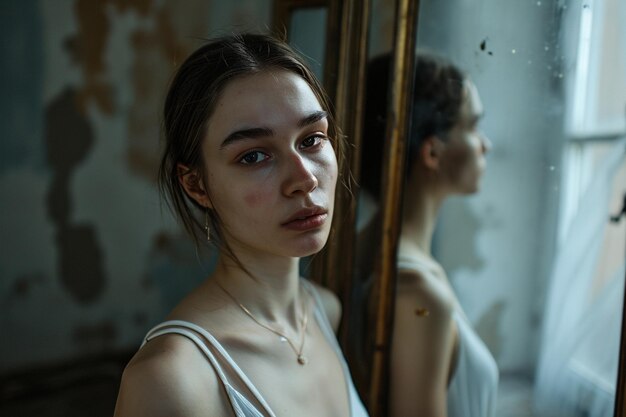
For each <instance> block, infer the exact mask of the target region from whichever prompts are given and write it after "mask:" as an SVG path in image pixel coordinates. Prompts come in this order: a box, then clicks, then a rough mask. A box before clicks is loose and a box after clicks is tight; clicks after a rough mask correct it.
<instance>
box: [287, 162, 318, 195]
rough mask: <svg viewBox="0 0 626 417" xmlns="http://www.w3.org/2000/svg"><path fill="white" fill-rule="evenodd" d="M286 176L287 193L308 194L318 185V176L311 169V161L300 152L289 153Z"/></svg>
mask: <svg viewBox="0 0 626 417" xmlns="http://www.w3.org/2000/svg"><path fill="white" fill-rule="evenodd" d="M287 158H288V162H289V163H288V164H287V166H286V171H287V172H286V177H285V182H284V184H283V190H284V193H285V195H287V196H292V195H295V194H299V193H301V194H308V193H310V192H312V191H313V190H315V189H316V188H317V186H318V181H317V177H316V176H315V174H314V173H313V170H312V169H311V168H312V166H311V162H310V161H307V160H306V159H305V158H302V156H301V155H299V154H293V155H289V156H288V157H287Z"/></svg>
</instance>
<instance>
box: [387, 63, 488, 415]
mask: <svg viewBox="0 0 626 417" xmlns="http://www.w3.org/2000/svg"><path fill="white" fill-rule="evenodd" d="M412 111H413V116H412V122H413V124H412V132H411V137H410V138H409V145H408V153H409V155H408V169H407V175H406V183H405V192H404V202H403V218H402V229H401V235H400V240H399V246H398V288H397V295H396V307H395V319H394V329H393V341H392V354H391V386H390V390H391V391H390V407H391V409H390V410H391V416H397V417H400V416H401V417H410V416H420V417H442V416H448V417H461V416H462V417H487V416H493V415H494V411H495V410H494V407H495V397H496V389H497V381H498V371H497V367H496V363H495V361H494V359H493V357H492V356H491V354H490V353H489V351H488V350H487V348H486V346H485V345H484V343H483V342H482V341H481V340H480V338H479V337H478V335H477V334H476V333H475V332H474V330H473V329H472V326H471V324H470V322H469V320H468V319H467V317H466V316H465V314H464V312H463V309H462V308H461V305H460V303H459V302H458V300H457V297H456V295H455V293H454V290H453V288H452V286H451V285H450V282H449V281H448V278H447V276H446V273H445V271H444V270H443V268H442V267H441V265H440V264H439V263H438V262H437V261H436V260H435V259H434V258H433V255H432V253H431V241H432V237H433V231H434V228H435V224H436V222H437V216H438V214H439V210H440V208H441V205H442V203H443V201H444V200H445V199H446V198H447V197H448V196H450V195H453V194H472V193H475V192H477V191H478V189H479V186H480V179H481V176H482V173H483V171H484V169H485V154H486V153H487V151H488V150H489V147H490V142H489V140H488V139H487V138H486V137H485V136H484V135H483V134H482V132H481V131H480V130H479V128H478V121H479V119H480V117H481V115H482V112H483V109H482V104H481V102H480V98H479V96H478V92H477V90H476V87H475V86H474V84H473V83H472V82H471V81H469V80H468V79H467V77H466V76H464V75H463V74H462V73H461V71H459V70H458V69H457V68H456V67H454V66H453V65H452V64H450V63H448V62H445V61H443V60H441V59H439V58H436V57H433V56H429V55H423V54H421V55H419V54H418V58H417V63H416V76H415V92H414V97H413V110H412Z"/></svg>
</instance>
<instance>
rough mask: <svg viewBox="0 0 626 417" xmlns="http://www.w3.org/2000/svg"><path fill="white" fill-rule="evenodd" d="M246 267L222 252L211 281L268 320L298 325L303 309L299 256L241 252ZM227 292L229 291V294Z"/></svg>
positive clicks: (241, 258) (259, 317) (241, 260)
mask: <svg viewBox="0 0 626 417" xmlns="http://www.w3.org/2000/svg"><path fill="white" fill-rule="evenodd" d="M237 257H238V259H239V261H240V262H241V265H243V266H244V267H245V270H244V269H242V268H241V266H240V265H238V264H237V263H236V262H235V261H234V260H233V259H231V258H229V257H226V256H222V257H221V258H220V260H219V261H218V264H217V267H216V269H215V272H214V274H213V278H212V281H215V283H216V284H217V285H218V286H219V287H221V289H223V290H225V291H227V292H228V294H230V295H231V296H232V297H234V298H235V300H236V302H238V303H240V304H241V305H243V306H245V308H246V309H248V310H249V311H250V312H251V313H252V314H253V315H254V316H255V317H256V318H258V319H261V320H263V321H265V322H267V323H272V322H284V320H285V319H287V320H288V322H289V324H290V325H293V326H294V327H296V326H297V322H298V320H299V319H300V316H301V312H302V303H303V301H304V300H302V299H301V295H302V293H301V291H300V274H299V258H284V257H267V256H264V257H261V256H255V257H251V256H249V255H248V256H241V255H239V254H238V256H237ZM228 294H227V295H228Z"/></svg>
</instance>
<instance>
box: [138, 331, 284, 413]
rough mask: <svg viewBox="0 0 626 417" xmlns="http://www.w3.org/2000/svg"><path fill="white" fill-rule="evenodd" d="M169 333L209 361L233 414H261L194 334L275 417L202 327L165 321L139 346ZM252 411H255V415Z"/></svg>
mask: <svg viewBox="0 0 626 417" xmlns="http://www.w3.org/2000/svg"><path fill="white" fill-rule="evenodd" d="M170 333H176V334H179V335H182V336H185V337H187V338H188V339H190V340H191V341H192V342H194V343H195V344H196V345H197V346H198V347H199V348H200V350H201V351H202V352H203V353H204V355H205V356H206V357H207V359H208V360H209V362H210V363H211V365H212V366H213V368H214V369H215V372H216V373H217V376H218V378H219V379H220V381H221V382H222V384H223V385H224V388H225V389H226V392H227V394H228V400H229V401H230V404H231V406H232V407H233V410H235V413H236V414H237V416H245V417H257V416H258V417H262V415H261V413H260V412H258V411H256V409H255V407H254V406H253V405H252V404H251V403H250V402H249V401H248V400H247V399H246V398H245V397H244V396H243V395H241V393H239V392H238V391H237V390H235V389H234V388H233V386H232V385H231V384H230V382H228V378H227V377H226V374H225V373H224V371H223V370H222V367H221V366H220V364H219V362H218V360H217V359H216V358H215V356H214V355H213V353H212V352H211V351H210V350H209V348H208V347H207V346H206V344H205V343H203V341H202V340H201V339H200V338H199V337H198V336H197V335H196V334H195V333H198V334H200V335H201V336H202V337H203V338H205V339H206V341H207V342H208V343H210V344H211V346H212V347H213V348H215V349H216V350H217V351H218V352H219V354H220V355H221V356H222V357H223V358H224V360H225V361H226V362H227V363H228V365H229V366H230V367H231V369H232V370H233V371H234V372H235V373H236V374H237V376H238V377H239V378H240V379H241V381H242V382H243V383H244V384H245V385H246V387H247V388H248V389H249V390H250V392H251V393H252V395H254V397H255V398H256V399H257V401H258V402H259V404H261V406H262V407H263V408H264V410H265V412H266V413H267V415H269V416H270V417H276V415H275V414H274V412H273V411H272V409H271V408H270V406H269V405H268V404H267V402H266V401H265V399H264V398H263V396H262V395H261V393H260V392H259V391H258V390H257V389H256V387H255V386H254V384H252V381H250V379H248V377H247V376H246V374H244V373H243V371H242V370H241V368H239V366H237V364H236V363H235V361H234V360H233V359H232V358H231V357H230V355H229V354H228V352H226V350H225V349H224V348H223V347H222V345H221V344H220V343H219V342H218V341H217V339H215V337H213V336H212V335H211V334H210V333H209V332H207V331H206V330H205V329H203V328H202V327H200V326H198V325H196V324H194V323H190V322H188V321H183V320H169V321H165V322H163V323H161V324H159V325H157V326H155V327H153V328H152V329H151V330H150V331H149V332H148V334H147V336H146V337H145V339H144V341H143V343H142V344H141V346H143V345H144V344H146V343H147V342H149V341H150V340H152V339H153V338H155V337H158V336H161V335H164V334H170ZM242 402H243V403H244V404H245V408H249V410H246V411H248V412H246V411H244V410H242V408H241V406H240V403H242ZM252 410H254V411H256V413H255V412H254V411H252Z"/></svg>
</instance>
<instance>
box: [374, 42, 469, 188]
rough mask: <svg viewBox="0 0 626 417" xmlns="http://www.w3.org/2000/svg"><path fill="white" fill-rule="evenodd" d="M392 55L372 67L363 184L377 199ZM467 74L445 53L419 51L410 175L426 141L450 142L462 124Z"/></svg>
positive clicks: (416, 67)
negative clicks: (450, 135) (453, 130)
mask: <svg viewBox="0 0 626 417" xmlns="http://www.w3.org/2000/svg"><path fill="white" fill-rule="evenodd" d="M391 58H392V57H391V55H390V54H384V55H380V56H378V57H376V58H373V59H372V60H371V61H370V63H369V64H368V67H367V80H368V81H367V91H366V97H367V101H366V104H365V129H364V137H363V145H364V151H363V152H362V153H361V167H362V168H361V184H362V185H363V187H365V188H367V189H368V191H369V192H370V193H371V194H372V195H373V196H374V197H375V198H377V199H378V198H379V196H380V191H381V190H380V186H381V184H380V178H381V172H380V169H381V166H380V162H381V161H380V155H381V154H382V152H383V147H384V142H385V140H386V138H385V129H386V124H387V108H388V103H389V97H388V96H389V89H390V88H391V86H390V73H391V70H392V68H391V64H392V62H391ZM466 78H467V77H466V76H465V74H463V72H462V71H461V70H460V69H459V68H457V67H456V66H455V65H454V64H452V63H451V62H449V61H447V60H445V59H444V58H442V57H439V56H437V55H434V54H431V53H426V52H418V53H417V54H416V58H415V73H414V80H413V95H412V97H411V98H412V103H411V104H412V106H411V126H410V130H409V132H410V133H409V140H408V144H407V145H408V149H407V156H408V158H407V170H406V172H407V175H408V174H410V173H411V172H412V170H413V164H414V162H415V160H416V157H417V155H418V152H419V149H420V147H421V145H422V143H423V141H424V139H426V138H428V137H430V136H432V135H437V136H439V137H440V138H441V139H443V140H445V139H446V138H447V133H448V131H449V130H450V129H451V128H452V127H453V126H454V125H455V124H456V123H457V122H458V120H459V115H460V111H461V105H462V104H463V83H464V81H465V79H466Z"/></svg>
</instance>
